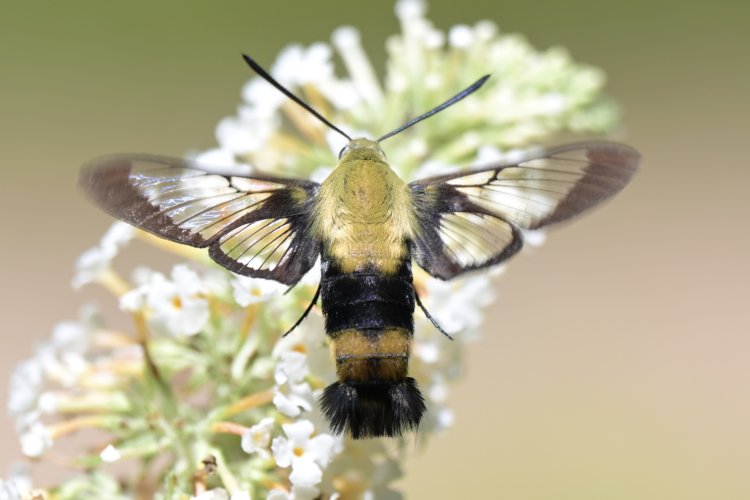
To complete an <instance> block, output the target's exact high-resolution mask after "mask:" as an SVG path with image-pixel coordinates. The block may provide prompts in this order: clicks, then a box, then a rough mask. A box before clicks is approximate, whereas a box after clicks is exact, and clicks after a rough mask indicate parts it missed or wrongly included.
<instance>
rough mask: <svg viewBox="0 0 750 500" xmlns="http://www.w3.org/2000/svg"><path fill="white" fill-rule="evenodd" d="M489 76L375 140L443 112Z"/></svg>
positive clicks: (477, 87) (384, 138)
mask: <svg viewBox="0 0 750 500" xmlns="http://www.w3.org/2000/svg"><path fill="white" fill-rule="evenodd" d="M489 77H490V75H484V76H483V77H482V78H480V79H479V80H477V81H476V82H474V83H473V84H471V85H470V86H469V87H467V88H465V89H464V90H462V91H461V92H459V93H458V94H456V95H454V96H453V97H451V98H450V99H448V100H447V101H445V102H444V103H443V104H441V105H439V106H436V107H434V108H432V109H431V110H429V111H428V112H427V113H424V114H421V115H419V116H418V117H416V118H413V119H411V120H409V121H408V122H406V123H405V124H403V125H401V126H400V127H399V128H397V129H396V130H393V131H391V132H388V133H387V134H385V135H384V136H383V137H381V138H380V139H378V140H377V141H375V142H381V141H384V140H386V139H388V138H389V137H392V136H394V135H396V134H398V133H399V132H403V131H404V130H406V129H407V128H409V127H411V126H412V125H414V124H417V123H419V122H421V121H422V120H424V119H425V118H429V117H431V116H432V115H434V114H435V113H439V112H441V111H442V110H444V109H445V108H447V107H448V106H451V105H453V104H455V103H457V102H458V101H460V100H461V99H463V98H464V97H466V96H467V95H469V94H471V93H473V92H475V91H476V90H479V87H481V86H482V85H484V82H486V81H487V79H488V78H489Z"/></svg>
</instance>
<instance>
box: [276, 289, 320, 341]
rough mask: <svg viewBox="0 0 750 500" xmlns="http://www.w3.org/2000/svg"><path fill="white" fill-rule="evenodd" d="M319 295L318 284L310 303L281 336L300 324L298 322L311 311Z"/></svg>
mask: <svg viewBox="0 0 750 500" xmlns="http://www.w3.org/2000/svg"><path fill="white" fill-rule="evenodd" d="M319 295H320V284H318V289H317V290H315V296H314V297H313V298H312V301H311V302H310V305H308V306H307V309H305V312H303V313H302V316H301V317H300V318H299V319H298V320H297V322H296V323H295V324H294V325H292V327H291V328H290V329H289V330H287V331H286V333H284V335H282V337H286V336H287V335H289V334H290V333H292V332H293V331H294V329H295V328H297V327H298V326H299V325H300V323H302V321H304V319H305V318H306V317H307V315H308V314H309V313H310V311H312V308H313V306H314V305H315V303H316V302H318V296H319Z"/></svg>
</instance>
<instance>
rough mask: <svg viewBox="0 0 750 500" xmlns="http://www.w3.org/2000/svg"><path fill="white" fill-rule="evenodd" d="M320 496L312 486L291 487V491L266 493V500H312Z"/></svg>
mask: <svg viewBox="0 0 750 500" xmlns="http://www.w3.org/2000/svg"><path fill="white" fill-rule="evenodd" d="M319 496H320V490H319V489H318V488H316V487H314V486H292V491H290V492H287V491H284V490H278V489H274V490H271V491H269V492H268V496H266V500H313V499H315V498H318V497H319Z"/></svg>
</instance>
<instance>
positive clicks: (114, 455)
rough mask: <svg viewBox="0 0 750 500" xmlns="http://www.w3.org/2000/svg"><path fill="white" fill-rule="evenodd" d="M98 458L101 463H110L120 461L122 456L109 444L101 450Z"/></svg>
mask: <svg viewBox="0 0 750 500" xmlns="http://www.w3.org/2000/svg"><path fill="white" fill-rule="evenodd" d="M99 458H101V459H102V461H103V462H108V463H111V462H117V461H118V460H120V459H121V458H122V455H121V454H120V452H119V451H118V450H117V448H115V447H114V446H112V445H111V444H109V445H107V447H106V448H104V449H103V450H102V452H101V453H99Z"/></svg>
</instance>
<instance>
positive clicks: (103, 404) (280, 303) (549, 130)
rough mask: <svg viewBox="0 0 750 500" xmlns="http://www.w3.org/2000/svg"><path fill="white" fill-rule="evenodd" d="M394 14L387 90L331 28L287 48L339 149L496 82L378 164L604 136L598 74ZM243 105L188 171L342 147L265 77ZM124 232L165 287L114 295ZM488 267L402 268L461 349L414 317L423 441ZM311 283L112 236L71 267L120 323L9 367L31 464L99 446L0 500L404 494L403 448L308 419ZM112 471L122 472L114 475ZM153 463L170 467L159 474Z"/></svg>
mask: <svg viewBox="0 0 750 500" xmlns="http://www.w3.org/2000/svg"><path fill="white" fill-rule="evenodd" d="M396 15H397V17H398V19H399V21H400V23H401V33H400V34H398V35H394V36H392V37H391V38H390V39H389V40H388V42H387V50H388V63H387V73H386V75H385V78H384V80H382V82H381V80H379V79H378V78H377V76H376V74H375V71H374V70H373V67H372V64H371V63H370V60H369V59H368V57H367V55H366V54H365V51H364V49H363V47H362V45H361V41H360V36H359V33H358V32H357V30H356V29H354V28H352V27H342V28H339V29H338V30H336V31H335V32H334V34H333V36H332V43H331V44H328V43H316V44H313V45H312V46H310V47H303V46H299V45H294V46H290V47H287V48H286V49H284V50H283V51H282V53H281V54H280V55H279V57H278V59H277V60H276V62H275V63H274V64H273V66H272V67H271V73H272V74H273V75H274V76H275V77H276V78H277V79H278V80H279V81H280V82H281V83H282V84H284V85H285V86H287V87H288V88H289V89H290V90H291V91H293V92H295V93H296V94H298V95H300V96H301V97H302V98H303V99H305V100H306V101H308V102H310V103H311V104H312V105H313V106H314V107H315V108H316V109H318V110H319V111H320V112H321V113H322V114H323V115H325V116H326V117H327V118H329V119H330V120H331V121H332V122H333V123H335V124H336V125H338V126H340V127H341V128H342V129H344V130H345V131H347V132H348V133H350V134H351V135H352V136H358V135H364V136H369V137H373V136H380V135H381V134H382V133H384V132H387V131H388V130H391V129H393V128H395V127H397V126H399V125H401V124H402V123H404V122H405V121H406V120H407V119H408V118H409V117H412V116H416V115H418V114H420V113H422V112H424V111H426V110H428V109H431V108H432V107H434V106H435V105H437V104H439V103H440V102H442V101H444V100H445V99H446V98H448V97H450V96H451V95H454V94H455V93H456V92H457V91H459V90H461V89H463V88H465V87H466V86H467V85H469V84H471V83H472V82H474V81H475V80H476V79H477V78H479V77H480V76H482V75H484V74H486V73H490V72H491V73H492V74H493V76H492V78H491V79H490V80H489V81H488V83H487V84H486V85H485V86H484V87H483V88H482V89H481V90H480V91H478V92H477V93H475V94H473V95H472V96H471V98H469V99H466V100H464V101H462V102H461V103H460V104H457V105H455V106H453V108H451V110H450V111H448V112H446V113H444V114H441V115H440V116H439V117H436V118H433V119H430V120H426V121H425V122H423V123H420V124H419V125H418V126H416V127H413V128H411V129H409V130H406V131H405V132H403V133H402V134H400V135H398V136H397V137H394V138H392V139H389V140H388V142H387V144H386V145H385V148H386V150H387V154H388V157H389V158H390V161H391V162H392V166H393V167H394V169H396V171H397V172H399V174H400V175H402V177H403V178H404V179H407V180H408V179H413V178H417V177H422V176H427V175H434V174H437V173H441V172H444V171H446V170H454V169H459V168H466V167H470V166H472V165H475V164H483V163H484V164H486V163H488V162H491V161H495V160H497V159H498V158H506V159H507V158H512V157H513V155H515V154H518V152H519V151H521V150H522V149H524V148H528V147H531V146H533V145H534V144H535V143H541V142H545V141H548V140H550V139H551V138H552V137H553V136H554V135H555V134H558V133H561V132H588V133H596V132H605V131H607V130H608V129H609V128H611V127H612V126H613V125H614V123H615V122H616V118H617V114H616V110H615V109H614V107H613V105H612V104H611V103H610V102H609V101H608V100H607V99H606V98H604V97H603V96H602V95H601V89H602V86H603V83H604V79H603V75H602V73H601V72H600V71H599V70H597V69H595V68H591V67H587V66H583V65H580V64H576V63H574V62H572V61H571V60H570V58H569V56H568V55H567V53H566V52H565V51H564V50H563V49H559V48H558V49H550V50H547V51H545V52H538V51H536V50H534V49H533V48H532V47H531V46H530V45H529V44H528V43H527V42H526V41H525V40H524V39H523V38H522V37H520V36H518V35H505V34H501V33H500V32H499V31H498V29H497V27H496V26H495V25H494V24H492V23H491V22H488V21H482V22H479V23H477V24H476V25H474V26H465V25H458V26H454V27H453V28H451V29H450V30H448V31H447V32H443V31H440V30H439V29H437V28H436V27H435V26H433V25H432V24H431V23H430V21H429V20H428V19H427V18H426V3H425V2H423V1H421V0H399V1H397V2H396ZM336 55H338V56H340V58H341V61H342V62H343V66H344V68H343V69H345V70H346V71H345V76H340V75H339V74H338V73H337V71H336V70H337V68H336V65H335V64H334V57H335V56H336ZM242 96H243V103H242V104H241V105H240V107H239V110H238V112H237V114H236V115H235V116H232V117H229V118H226V119H224V120H222V121H221V122H220V123H219V125H218V128H217V139H218V143H219V144H218V147H217V148H216V149H213V150H211V151H207V152H205V153H203V154H200V155H198V161H200V162H203V163H206V164H214V165H218V166H221V167H237V168H241V167H247V165H253V166H258V167H260V168H262V169H264V170H266V171H270V170H273V171H274V173H276V174H277V175H289V176H293V177H307V178H313V179H314V180H317V181H319V180H321V179H322V178H324V177H325V175H327V173H328V172H330V171H331V169H333V168H334V167H335V163H336V156H337V154H338V151H339V150H340V148H341V147H342V146H343V144H342V140H341V138H340V137H339V136H338V135H337V134H335V133H333V132H331V131H328V130H326V129H324V128H323V126H322V125H321V124H320V123H319V122H318V121H317V120H315V119H314V118H312V117H310V116H309V115H308V114H306V113H305V112H304V111H303V110H302V109H301V108H299V107H298V106H297V105H295V104H294V103H291V102H289V100H288V99H286V98H285V97H284V96H283V95H281V94H280V93H279V92H278V91H277V90H276V89H274V88H272V87H271V86H270V85H268V83H267V82H265V81H263V80H262V79H260V78H254V79H252V80H250V81H249V82H248V83H247V84H246V85H245V87H244V88H243V91H242ZM271 167H272V168H271ZM530 236H533V235H530ZM133 237H137V238H142V239H144V240H145V241H149V242H153V243H156V244H157V245H159V246H160V247H161V248H166V249H167V250H170V249H172V250H175V253H177V255H179V256H180V257H187V258H188V260H189V262H188V263H187V264H186V263H179V264H177V265H175V266H174V267H173V269H172V270H171V272H170V273H169V274H163V273H159V272H156V271H152V270H148V269H140V270H138V271H136V272H134V273H133V279H132V280H131V281H128V280H126V279H125V278H123V277H122V276H121V275H120V274H118V273H117V272H116V271H115V270H114V269H113V267H112V260H113V258H114V257H115V255H116V254H117V252H118V251H119V250H120V249H121V248H122V247H123V246H124V245H125V244H126V243H127V242H128V241H129V240H130V239H131V238H133ZM530 239H534V238H530ZM536 239H537V240H541V238H539V237H537V238H536ZM497 272H499V270H496V271H493V272H492V273H485V274H473V275H469V276H466V277H463V278H459V279H456V280H453V281H451V282H439V281H436V280H433V279H431V278H429V277H428V276H427V275H426V274H424V273H422V272H419V271H417V272H416V274H415V286H416V287H417V288H418V289H419V290H420V297H422V300H423V302H424V304H425V306H426V308H427V309H428V310H430V311H431V312H432V314H433V315H434V317H435V318H436V320H437V321H438V322H439V323H440V324H441V325H442V326H443V328H444V329H445V330H446V332H447V333H449V334H450V335H451V336H453V337H454V338H455V341H452V342H451V341H449V340H448V339H447V338H445V337H444V336H443V335H442V334H441V333H440V332H438V331H437V330H435V328H434V327H433V326H432V324H431V323H430V321H428V320H427V319H426V318H425V317H424V316H423V315H422V314H421V313H420V312H417V314H416V316H415V325H416V328H415V334H414V345H413V351H412V352H413V355H412V358H411V361H410V367H409V371H410V375H411V376H413V377H415V378H416V379H417V380H418V381H419V383H420V385H422V386H423V387H424V388H425V396H426V400H427V401H426V402H427V406H428V411H429V412H430V414H431V415H432V418H429V419H426V423H425V424H424V425H423V426H422V427H421V428H420V437H419V440H420V441H421V442H422V443H424V442H427V441H428V437H430V436H433V435H435V434H436V433H438V432H440V431H442V430H444V429H446V428H447V427H450V426H451V425H452V423H453V421H454V415H453V413H452V411H451V409H450V407H449V406H448V393H449V390H448V387H449V386H448V383H449V382H450V380H451V379H454V378H455V377H457V376H458V375H459V374H460V372H461V369H462V363H461V358H462V350H463V348H464V345H465V344H466V342H467V341H470V340H472V339H475V338H476V337H477V336H478V331H479V328H480V326H481V323H482V318H483V314H484V308H485V307H487V306H488V305H490V304H491V303H492V301H493V299H494V294H493V291H492V287H491V275H492V274H493V273H497ZM318 279H319V270H318V269H317V268H316V269H315V270H313V271H311V272H310V273H308V275H307V276H305V278H303V280H302V281H301V282H300V283H299V284H298V285H297V286H296V287H295V288H294V289H293V290H292V291H291V292H289V293H286V294H284V292H285V290H286V287H284V286H282V285H279V284H278V283H275V282H270V281H267V280H260V279H251V278H246V277H240V276H236V275H233V274H231V273H229V272H228V271H225V270H224V269H221V268H219V267H218V266H216V265H214V264H207V261H206V259H205V257H201V256H199V255H198V254H197V253H191V252H183V251H180V250H179V249H176V248H175V247H173V246H171V244H161V243H159V242H156V241H155V240H154V237H153V236H148V235H145V234H142V233H139V232H136V231H134V230H133V229H131V228H130V226H127V225H124V224H121V223H117V224H115V225H114V226H113V227H112V229H111V230H110V231H108V232H107V234H106V235H105V236H104V237H103V238H102V240H101V242H100V244H99V245H98V246H97V247H95V248H93V249H91V250H89V251H87V252H86V253H84V254H83V255H82V256H81V258H80V259H79V261H78V265H77V273H76V276H75V278H74V280H73V284H74V286H75V287H76V288H77V287H80V286H82V285H84V284H89V283H96V284H99V285H102V286H104V287H105V289H107V290H108V291H110V292H112V293H113V294H114V296H115V297H116V300H117V301H118V302H119V305H120V308H121V310H122V311H123V313H125V314H127V315H129V316H131V318H132V320H133V326H132V327H131V328H121V329H120V330H116V329H112V328H109V327H107V326H105V325H104V324H103V322H102V321H101V320H100V318H99V317H98V315H96V314H95V313H93V312H92V311H91V310H90V309H86V310H85V311H84V313H83V314H82V317H81V319H80V320H78V321H76V322H68V323H62V324H61V325H59V326H58V327H57V328H56V329H55V331H54V332H53V335H52V339H51V340H50V342H49V343H47V344H45V345H43V346H40V347H39V349H38V350H37V354H36V355H35V356H34V357H33V358H32V359H30V360H28V361H25V362H23V363H21V364H20V365H19V366H18V367H17V368H16V371H15V372H14V374H13V377H12V379H11V390H10V397H9V401H8V410H9V412H10V413H11V415H13V416H14V417H15V418H16V419H17V429H18V433H19V438H20V441H21V446H22V450H23V452H24V454H25V455H27V456H28V457H33V458H42V459H43V458H44V457H45V454H46V452H47V450H48V449H49V448H50V447H51V446H54V443H56V442H58V441H59V440H61V439H62V438H64V437H66V436H68V435H70V434H72V433H74V432H77V431H88V430H91V429H96V430H98V432H96V433H92V434H93V436H92V437H93V438H94V441H93V443H94V444H91V443H88V444H86V445H84V446H83V449H82V450H81V452H80V454H79V455H78V456H75V457H73V458H72V459H71V463H75V464H76V465H77V466H79V467H80V466H85V468H86V469H87V470H89V471H90V472H88V473H86V474H83V475H80V476H76V477H74V478H71V479H69V480H66V481H64V482H63V483H61V484H59V485H57V486H54V487H51V488H49V489H48V490H32V486H31V481H30V479H29V474H27V473H26V472H23V473H22V474H20V473H19V474H14V475H12V477H10V478H8V479H6V480H5V481H0V498H5V497H7V498H22V497H24V498H28V497H30V495H32V494H34V495H39V496H40V497H41V498H44V497H49V496H54V498H59V499H63V500H65V499H69V498H71V499H72V498H82V497H92V498H93V497H98V498H113V499H118V498H129V497H131V496H132V494H133V493H134V492H135V491H136V488H137V489H138V491H139V492H140V494H144V492H147V493H150V494H151V495H152V496H153V497H154V498H160V499H172V498H181V499H182V498H184V499H190V498H194V499H200V500H223V499H230V500H245V499H250V498H269V499H313V498H383V497H388V498H398V497H399V494H398V493H397V492H396V491H394V490H393V489H392V484H393V482H394V481H395V480H397V479H398V478H399V477H401V475H402V470H401V466H400V463H401V461H402V460H403V458H404V456H405V455H406V454H407V453H408V452H409V447H408V446H407V445H406V443H405V442H402V441H400V440H395V443H394V442H393V441H386V440H378V439H372V440H362V441H354V440H351V439H347V438H344V437H341V436H333V435H331V434H329V433H328V430H327V426H326V423H325V421H324V419H323V417H322V415H321V412H320V411H319V409H318V408H317V406H316V400H317V398H318V396H319V395H320V393H321V391H322V388H324V387H325V386H326V385H328V384H330V383H331V382H333V381H334V380H335V378H336V377H335V370H334V363H333V362H332V361H331V359H330V355H329V353H328V348H327V346H326V341H325V335H324V333H323V325H322V318H321V314H320V311H319V310H318V309H313V312H312V313H311V315H310V316H309V317H308V318H307V319H306V321H305V322H304V323H303V324H302V325H301V326H300V327H298V328H297V329H296V330H295V331H294V332H292V334H290V335H289V336H287V337H284V338H279V335H280V334H281V333H282V332H284V331H286V330H287V329H288V328H289V327H290V326H291V325H292V324H294V323H295V321H296V320H297V318H299V316H300V314H301V313H302V311H303V310H304V309H305V307H306V305H307V304H308V303H309V301H310V300H311V299H312V296H313V293H314V291H315V287H316V286H317V281H318ZM102 431H104V432H103V433H104V435H105V436H106V438H104V439H102ZM123 460H129V461H130V462H129V463H132V464H133V465H132V466H131V467H130V470H131V472H132V474H130V475H128V476H122V475H116V474H121V472H122V470H120V472H119V473H116V472H115V471H114V470H113V469H109V468H108V464H110V463H112V462H118V461H123ZM153 463H160V464H166V466H165V468H164V469H163V470H160V471H155V470H151V469H150V467H151V464H153ZM144 478H146V479H144ZM32 491H33V493H32Z"/></svg>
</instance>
